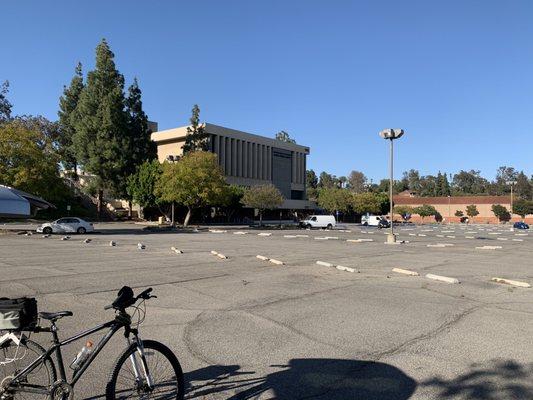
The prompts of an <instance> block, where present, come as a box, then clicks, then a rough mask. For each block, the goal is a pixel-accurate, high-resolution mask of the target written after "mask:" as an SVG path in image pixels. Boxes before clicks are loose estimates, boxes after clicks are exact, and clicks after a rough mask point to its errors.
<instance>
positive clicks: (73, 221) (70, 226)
mask: <svg viewBox="0 0 533 400" xmlns="http://www.w3.org/2000/svg"><path fill="white" fill-rule="evenodd" d="M37 232H42V233H45V234H50V233H79V234H84V233H86V232H94V227H93V224H91V223H90V222H87V221H84V220H83V219H81V218H75V217H65V218H59V219H58V220H56V221H54V222H46V223H44V224H42V225H41V226H39V227H38V228H37Z"/></svg>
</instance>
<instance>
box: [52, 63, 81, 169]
mask: <svg viewBox="0 0 533 400" xmlns="http://www.w3.org/2000/svg"><path fill="white" fill-rule="evenodd" d="M83 87H84V85H83V75H82V70H81V63H78V65H77V66H76V72H75V75H74V77H73V78H72V81H71V82H70V86H69V87H66V86H65V87H64V89H63V95H62V96H61V97H60V98H59V112H58V116H59V127H60V131H59V137H58V143H59V154H60V157H61V161H62V163H63V167H64V168H65V169H67V170H72V172H73V178H74V179H76V178H77V162H76V150H75V148H74V144H73V140H72V139H73V137H74V134H75V132H76V128H75V126H76V115H77V114H76V107H77V105H78V101H79V99H80V95H81V92H82V91H83Z"/></svg>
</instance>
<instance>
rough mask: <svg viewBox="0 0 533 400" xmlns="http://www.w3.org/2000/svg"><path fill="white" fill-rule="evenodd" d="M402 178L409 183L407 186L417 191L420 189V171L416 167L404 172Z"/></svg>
mask: <svg viewBox="0 0 533 400" xmlns="http://www.w3.org/2000/svg"><path fill="white" fill-rule="evenodd" d="M402 180H403V181H404V182H405V184H406V185H407V188H408V189H409V190H410V191H412V192H415V193H419V191H420V173H419V172H418V171H417V170H416V169H410V170H409V171H405V172H404V173H403V178H402Z"/></svg>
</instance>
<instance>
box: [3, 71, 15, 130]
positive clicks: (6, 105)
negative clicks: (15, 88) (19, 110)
mask: <svg viewBox="0 0 533 400" xmlns="http://www.w3.org/2000/svg"><path fill="white" fill-rule="evenodd" d="M8 93H9V81H5V82H4V83H2V86H0V123H1V122H5V121H8V120H10V119H11V108H12V107H13V106H12V105H11V103H10V102H9V100H8V99H7V94H8Z"/></svg>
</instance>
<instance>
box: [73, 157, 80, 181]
mask: <svg viewBox="0 0 533 400" xmlns="http://www.w3.org/2000/svg"><path fill="white" fill-rule="evenodd" d="M78 178H79V176H78V163H77V162H76V161H74V173H73V174H72V180H73V181H74V182H76V181H77V180H78Z"/></svg>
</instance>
